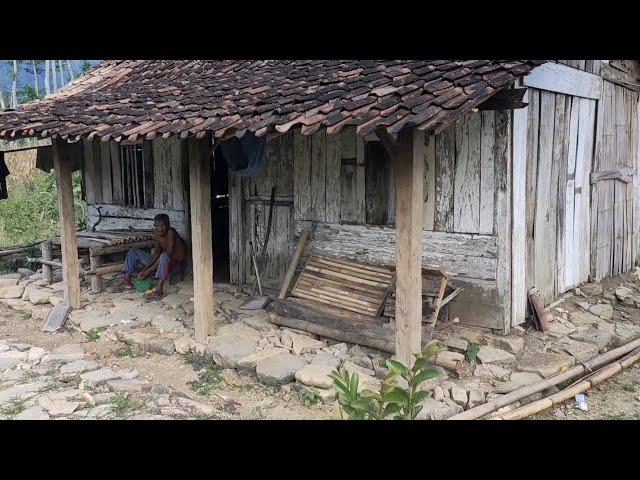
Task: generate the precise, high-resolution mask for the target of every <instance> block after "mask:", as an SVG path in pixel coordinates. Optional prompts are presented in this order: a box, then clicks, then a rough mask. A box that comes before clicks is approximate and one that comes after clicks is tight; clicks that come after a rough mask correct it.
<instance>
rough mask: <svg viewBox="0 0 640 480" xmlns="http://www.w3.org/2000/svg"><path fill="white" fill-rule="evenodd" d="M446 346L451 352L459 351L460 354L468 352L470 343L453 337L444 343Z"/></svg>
mask: <svg viewBox="0 0 640 480" xmlns="http://www.w3.org/2000/svg"><path fill="white" fill-rule="evenodd" d="M444 344H445V346H446V347H447V348H449V349H451V350H457V351H459V352H462V353H464V352H466V351H467V348H468V347H469V342H467V341H466V340H463V339H461V338H455V337H451V338H448V339H446V340H445V341H444Z"/></svg>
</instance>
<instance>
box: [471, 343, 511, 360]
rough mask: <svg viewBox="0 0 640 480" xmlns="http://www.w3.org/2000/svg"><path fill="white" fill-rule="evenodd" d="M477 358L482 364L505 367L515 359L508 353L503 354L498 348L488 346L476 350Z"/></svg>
mask: <svg viewBox="0 0 640 480" xmlns="http://www.w3.org/2000/svg"><path fill="white" fill-rule="evenodd" d="M477 358H478V360H480V362H481V363H483V364H486V363H491V364H494V365H505V364H509V363H513V362H514V361H515V359H516V358H515V357H514V356H513V355H512V354H511V353H509V352H505V351H504V350H501V349H499V348H494V347H488V346H482V347H480V350H478V354H477Z"/></svg>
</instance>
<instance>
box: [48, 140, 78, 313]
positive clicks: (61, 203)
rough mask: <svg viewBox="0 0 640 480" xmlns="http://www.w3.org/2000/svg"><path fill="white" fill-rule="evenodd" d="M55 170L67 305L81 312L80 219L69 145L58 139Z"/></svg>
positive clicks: (55, 145) (54, 150)
mask: <svg viewBox="0 0 640 480" xmlns="http://www.w3.org/2000/svg"><path fill="white" fill-rule="evenodd" d="M52 145H53V168H54V170H55V172H56V187H57V189H58V209H59V212H60V245H61V248H62V280H63V282H64V301H65V302H66V303H68V304H69V305H70V306H71V308H80V271H79V269H80V266H79V265H78V241H77V239H76V217H75V212H74V208H73V188H72V184H71V168H72V167H71V166H72V164H73V162H72V160H73V159H72V158H70V154H69V149H68V144H67V143H66V142H64V141H61V140H57V139H54V140H53V142H52Z"/></svg>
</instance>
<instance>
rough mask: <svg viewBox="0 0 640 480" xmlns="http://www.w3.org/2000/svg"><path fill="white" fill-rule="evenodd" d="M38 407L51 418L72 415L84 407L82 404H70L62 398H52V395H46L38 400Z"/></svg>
mask: <svg viewBox="0 0 640 480" xmlns="http://www.w3.org/2000/svg"><path fill="white" fill-rule="evenodd" d="M38 405H40V407H41V408H42V409H44V410H46V411H47V412H49V415H51V416H54V417H55V416H58V415H71V414H72V413H73V412H75V411H76V410H77V408H78V407H79V406H80V405H82V402H68V401H67V400H64V399H61V398H51V396H50V395H44V396H43V397H40V398H39V399H38Z"/></svg>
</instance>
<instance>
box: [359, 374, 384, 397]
mask: <svg viewBox="0 0 640 480" xmlns="http://www.w3.org/2000/svg"><path fill="white" fill-rule="evenodd" d="M358 376H359V377H360V378H359V382H358V392H362V390H365V389H369V390H372V391H374V392H379V391H380V387H381V386H382V382H380V380H378V379H377V378H375V377H372V376H371V375H366V374H364V373H363V374H358Z"/></svg>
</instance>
